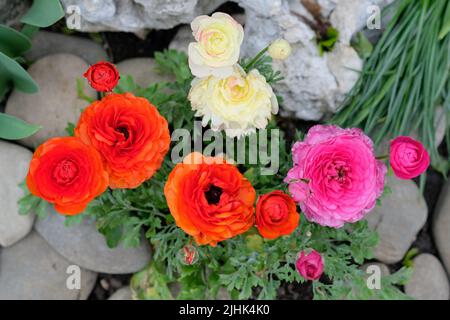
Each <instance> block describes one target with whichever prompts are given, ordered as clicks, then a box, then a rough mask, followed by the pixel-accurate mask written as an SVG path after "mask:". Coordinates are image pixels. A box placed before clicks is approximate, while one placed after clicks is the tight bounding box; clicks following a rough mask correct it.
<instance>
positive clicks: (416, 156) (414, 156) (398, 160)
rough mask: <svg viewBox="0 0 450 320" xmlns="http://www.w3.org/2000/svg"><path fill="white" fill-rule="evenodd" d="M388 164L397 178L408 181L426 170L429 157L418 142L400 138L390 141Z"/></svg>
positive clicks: (408, 138)
mask: <svg viewBox="0 0 450 320" xmlns="http://www.w3.org/2000/svg"><path fill="white" fill-rule="evenodd" d="M390 163H391V167H392V170H393V171H394V174H395V175H396V176H397V177H399V178H400V179H405V180H408V179H412V178H415V177H418V176H420V175H421V174H422V173H424V172H425V171H426V170H427V168H428V166H429V165H430V156H429V155H428V152H427V150H425V148H424V147H423V145H422V144H421V143H420V142H419V141H416V140H414V139H412V138H410V137H403V136H402V137H397V138H395V139H394V140H392V141H391V151H390Z"/></svg>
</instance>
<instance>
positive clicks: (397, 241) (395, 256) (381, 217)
mask: <svg viewBox="0 0 450 320" xmlns="http://www.w3.org/2000/svg"><path fill="white" fill-rule="evenodd" d="M386 182H387V185H388V186H389V187H390V188H391V190H392V193H391V194H389V195H387V196H386V197H384V198H382V199H381V201H382V204H381V206H376V207H375V209H374V210H373V211H372V212H371V213H369V214H368V216H367V221H368V222H369V227H370V228H371V229H373V230H376V231H377V232H378V235H379V237H380V242H379V243H378V245H377V247H376V248H375V251H374V256H375V258H376V259H377V260H379V261H381V262H384V263H387V264H391V263H397V262H399V261H400V260H401V259H402V258H403V257H404V255H405V254H406V252H407V251H408V249H409V248H410V246H411V244H412V243H413V242H414V240H415V239H416V236H417V233H418V232H419V231H420V230H421V229H422V227H423V226H424V224H425V222H426V220H427V216H428V209H427V205H426V203H425V200H424V199H423V196H422V194H421V193H420V190H419V188H418V187H417V186H416V184H415V183H414V182H413V181H411V180H400V179H397V178H395V177H393V176H389V177H387V181H386Z"/></svg>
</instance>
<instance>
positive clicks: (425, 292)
mask: <svg viewBox="0 0 450 320" xmlns="http://www.w3.org/2000/svg"><path fill="white" fill-rule="evenodd" d="M405 293H406V294H407V295H409V296H411V297H413V298H415V299H418V300H448V299H449V282H448V278H447V274H446V273H445V270H444V267H442V264H441V263H440V261H439V260H438V259H437V258H436V257H435V256H433V255H431V254H428V253H424V254H421V255H419V256H417V257H416V258H415V259H414V269H413V274H412V277H411V279H409V281H408V283H407V284H406V285H405Z"/></svg>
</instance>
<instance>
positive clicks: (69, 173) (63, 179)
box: [53, 159, 78, 185]
mask: <svg viewBox="0 0 450 320" xmlns="http://www.w3.org/2000/svg"><path fill="white" fill-rule="evenodd" d="M77 176H78V167H77V165H76V164H75V163H74V162H73V161H71V160H68V159H65V160H63V161H61V162H60V163H58V164H57V165H56V167H55V168H54V169H53V179H55V181H56V183H58V184H61V185H67V184H71V183H72V182H73V181H74V180H75V179H76V177H77Z"/></svg>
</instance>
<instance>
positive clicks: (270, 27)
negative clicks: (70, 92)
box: [62, 0, 391, 120]
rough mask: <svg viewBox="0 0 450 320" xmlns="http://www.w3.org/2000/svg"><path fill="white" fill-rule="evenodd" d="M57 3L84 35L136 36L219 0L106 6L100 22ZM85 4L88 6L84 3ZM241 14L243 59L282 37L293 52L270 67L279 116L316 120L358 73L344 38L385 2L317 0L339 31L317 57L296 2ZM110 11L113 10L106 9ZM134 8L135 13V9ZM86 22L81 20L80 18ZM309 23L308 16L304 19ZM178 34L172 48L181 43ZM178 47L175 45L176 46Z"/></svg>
mask: <svg viewBox="0 0 450 320" xmlns="http://www.w3.org/2000/svg"><path fill="white" fill-rule="evenodd" d="M62 2H63V4H64V5H65V6H66V7H67V6H68V5H73V4H77V5H79V6H80V8H81V15H82V19H81V20H82V25H81V29H82V30H85V31H92V30H95V31H98V30H121V31H132V32H138V31H142V30H143V29H148V28H156V29H165V28H170V27H173V26H175V25H178V24H181V23H190V22H191V21H192V20H193V18H194V17H196V16H197V15H200V14H210V13H211V12H212V11H213V10H214V9H215V8H217V7H218V5H219V4H222V3H225V2H226V1H225V0H214V1H198V0H187V1H186V0H171V1H163V0H146V1H144V0H135V1H134V2H125V1H119V0H115V1H111V0H110V1H108V2H107V5H106V7H107V8H108V10H106V11H107V12H109V14H108V15H107V17H105V13H104V11H102V10H101V9H102V7H101V6H99V5H96V3H97V2H98V1H95V2H94V5H90V6H87V3H88V1H87V0H63V1H62ZM89 2H90V1H89ZM235 2H237V3H238V4H239V5H240V6H241V7H243V8H244V9H245V14H246V21H251V23H246V25H245V39H246V40H245V41H244V43H243V47H242V52H243V54H244V56H254V55H255V54H256V53H257V52H259V51H260V50H262V49H263V48H265V47H266V46H267V45H268V44H270V43H271V42H272V41H273V40H275V39H277V38H280V37H281V38H285V39H286V40H288V41H289V42H290V43H291V45H292V48H293V52H292V55H291V57H290V58H289V59H287V60H286V61H283V62H277V63H276V64H275V68H276V69H277V70H280V71H281V72H282V73H283V75H284V76H285V80H284V81H282V82H281V83H280V84H279V85H277V89H278V93H279V94H280V95H281V96H282V97H283V98H284V107H285V110H284V112H283V114H284V115H295V116H296V117H299V118H302V119H306V120H319V119H320V118H321V117H322V116H323V115H324V114H325V113H330V112H335V111H336V110H337V108H338V107H339V105H340V103H341V102H342V101H343V97H344V95H345V94H346V93H347V92H348V90H349V88H351V87H352V86H353V85H354V83H355V81H356V79H357V77H358V73H357V72H356V71H354V70H350V69H349V68H355V69H356V70H359V69H360V66H361V60H360V59H359V57H358V56H357V55H356V52H355V51H354V50H353V48H351V47H350V38H351V36H352V35H353V34H354V33H355V32H356V31H358V30H360V29H361V28H362V27H363V26H364V25H365V23H366V20H367V18H368V17H369V15H370V12H368V10H367V8H368V7H369V6H370V5H372V4H374V5H380V6H383V5H384V4H386V3H387V2H391V0H346V1H336V0H320V2H319V3H320V5H321V6H322V8H323V10H322V11H323V12H322V14H323V16H325V17H326V18H328V19H330V21H331V22H332V23H333V24H335V25H334V27H336V28H337V29H338V31H339V32H340V35H341V36H340V38H339V40H338V42H337V43H336V50H333V51H332V52H330V53H326V54H325V55H324V56H323V57H321V56H320V54H319V50H318V49H317V42H316V36H315V31H313V30H312V29H311V28H310V27H309V26H308V25H307V24H306V23H305V22H304V21H303V20H302V19H301V18H300V17H299V16H298V14H301V15H303V16H305V15H306V16H309V17H310V15H309V13H308V12H307V11H306V9H305V8H304V7H303V5H302V4H301V2H300V1H289V0H236V1H235ZM112 7H115V10H112V9H110V8H112ZM138 8H139V9H140V11H139V10H138ZM83 17H86V19H83ZM310 18H311V17H310ZM180 32H182V33H181V34H180V35H179V39H177V42H176V44H173V45H172V46H171V47H172V48H177V49H179V48H182V47H183V46H180V45H179V44H182V43H183V42H182V41H178V40H180V39H181V40H183V39H186V36H187V31H185V29H181V30H180ZM177 43H178V44H177Z"/></svg>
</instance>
